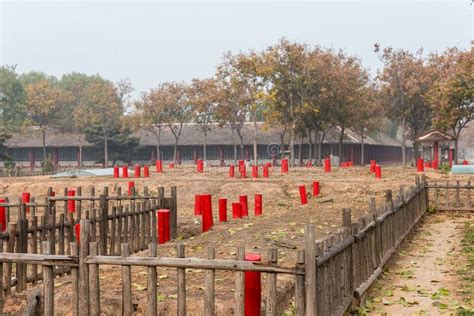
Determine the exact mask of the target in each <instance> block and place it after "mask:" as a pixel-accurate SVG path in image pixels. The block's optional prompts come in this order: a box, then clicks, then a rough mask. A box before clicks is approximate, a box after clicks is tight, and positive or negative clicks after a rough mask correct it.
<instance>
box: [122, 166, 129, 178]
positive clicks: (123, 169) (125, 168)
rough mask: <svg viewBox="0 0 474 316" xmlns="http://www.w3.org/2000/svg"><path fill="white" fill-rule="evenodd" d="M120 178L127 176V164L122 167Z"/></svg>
mask: <svg viewBox="0 0 474 316" xmlns="http://www.w3.org/2000/svg"><path fill="white" fill-rule="evenodd" d="M122 178H128V166H127V165H125V166H123V167H122Z"/></svg>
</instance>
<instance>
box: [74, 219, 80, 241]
mask: <svg viewBox="0 0 474 316" xmlns="http://www.w3.org/2000/svg"><path fill="white" fill-rule="evenodd" d="M74 233H75V234H76V242H77V244H78V245H79V243H80V242H81V224H80V223H77V224H75V225H74Z"/></svg>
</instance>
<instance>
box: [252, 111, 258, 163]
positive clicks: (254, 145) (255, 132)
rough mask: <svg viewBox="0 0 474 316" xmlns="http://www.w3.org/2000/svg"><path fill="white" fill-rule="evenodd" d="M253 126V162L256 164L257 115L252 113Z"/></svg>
mask: <svg viewBox="0 0 474 316" xmlns="http://www.w3.org/2000/svg"><path fill="white" fill-rule="evenodd" d="M253 126H254V134H253V164H254V165H255V166H258V153H257V131H258V127H257V115H256V114H255V115H254V120H253Z"/></svg>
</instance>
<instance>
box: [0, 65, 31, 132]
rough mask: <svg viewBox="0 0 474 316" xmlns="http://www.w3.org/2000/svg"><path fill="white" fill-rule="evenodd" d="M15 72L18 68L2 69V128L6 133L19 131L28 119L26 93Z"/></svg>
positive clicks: (0, 113)
mask: <svg viewBox="0 0 474 316" xmlns="http://www.w3.org/2000/svg"><path fill="white" fill-rule="evenodd" d="M15 70H16V66H1V67H0V126H2V129H3V130H4V131H7V130H8V131H13V130H17V129H18V127H20V126H22V125H23V124H24V122H25V119H26V110H25V98H26V93H25V89H24V88H23V85H22V83H21V81H20V80H19V78H18V75H17V73H16V71H15Z"/></svg>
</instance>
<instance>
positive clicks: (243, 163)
mask: <svg viewBox="0 0 474 316" xmlns="http://www.w3.org/2000/svg"><path fill="white" fill-rule="evenodd" d="M238 163H239V172H240V173H242V168H243V167H245V161H243V160H242V159H241V160H239V161H238Z"/></svg>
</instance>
